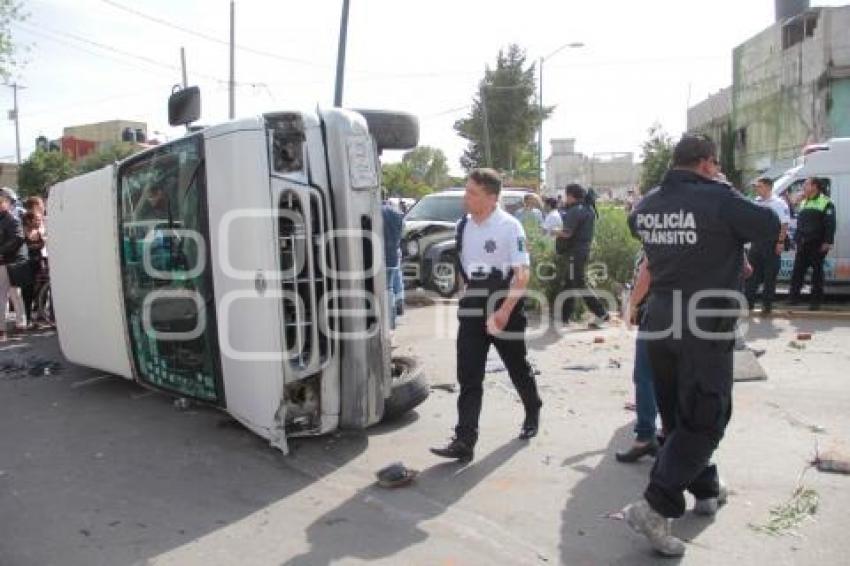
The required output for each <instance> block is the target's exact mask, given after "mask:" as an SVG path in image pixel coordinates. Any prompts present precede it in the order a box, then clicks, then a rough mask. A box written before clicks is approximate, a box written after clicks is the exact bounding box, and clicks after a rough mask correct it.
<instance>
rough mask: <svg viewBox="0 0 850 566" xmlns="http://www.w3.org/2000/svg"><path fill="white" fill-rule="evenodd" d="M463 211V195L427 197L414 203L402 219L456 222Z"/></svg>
mask: <svg viewBox="0 0 850 566" xmlns="http://www.w3.org/2000/svg"><path fill="white" fill-rule="evenodd" d="M465 211H466V209H465V208H464V206H463V195H457V196H449V195H442V196H438V195H433V196H427V197H425V198H423V199H422V200H420V201H419V202H418V203H416V204H415V205H414V207H413V208H411V209H410V212H408V213H407V216H405V217H404V219H405V220H435V221H437V222H457V221H458V220H460V217H461V216H463V214H464V212H465Z"/></svg>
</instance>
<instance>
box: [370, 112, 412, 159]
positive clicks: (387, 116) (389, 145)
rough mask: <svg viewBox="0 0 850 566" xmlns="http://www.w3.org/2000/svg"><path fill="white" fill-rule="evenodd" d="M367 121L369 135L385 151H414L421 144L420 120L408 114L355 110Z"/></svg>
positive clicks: (379, 148)
mask: <svg viewBox="0 0 850 566" xmlns="http://www.w3.org/2000/svg"><path fill="white" fill-rule="evenodd" d="M355 112H357V113H358V114H360V115H361V116H363V117H364V118H365V119H366V124H367V125H368V126H369V133H370V134H372V137H373V138H375V143H377V144H378V151H380V150H383V149H413V148H415V147H416V146H417V145H418V144H419V119H418V118H417V117H416V116H414V115H413V114H408V113H407V112H394V111H390V110H355Z"/></svg>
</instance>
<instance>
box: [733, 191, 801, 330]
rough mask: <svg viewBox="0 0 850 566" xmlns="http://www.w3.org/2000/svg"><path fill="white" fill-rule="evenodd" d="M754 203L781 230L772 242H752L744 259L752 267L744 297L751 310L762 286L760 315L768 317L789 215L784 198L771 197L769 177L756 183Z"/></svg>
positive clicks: (774, 291) (789, 220)
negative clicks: (769, 214)
mask: <svg viewBox="0 0 850 566" xmlns="http://www.w3.org/2000/svg"><path fill="white" fill-rule="evenodd" d="M755 189H756V194H758V198H757V199H756V202H757V203H758V204H760V205H762V206H764V207H767V208H769V209H771V210H772V211H773V212H774V214H776V216H777V218H779V223H780V224H781V226H782V227H781V228H780V230H779V234H777V236H776V240H775V241H769V242H765V243H763V244H761V245H756V244H755V243H754V244H753V246H752V247H751V248H750V252H749V254H748V256H747V259H748V260H749V263H750V265H751V266H752V275H750V277H749V278H747V280H746V284H745V287H744V295H745V296H746V297H747V303H749V306H750V310H752V309H753V307H754V306H755V302H756V294H757V293H758V290H759V287H760V286H762V285H763V286H764V289H763V290H762V293H761V302H762V309H761V312H762V314H763V315H768V314H770V313H771V311H772V310H773V300H774V297H775V296H776V277H777V275H778V274H779V266H780V260H781V256H782V252H783V251H784V250H785V236H786V235H787V234H788V225H789V223H790V222H791V214H790V213H789V211H788V203H786V202H785V200H784V199H782V198H780V197H777V196H774V195H773V181H772V180H771V179H770V178H768V177H761V178H759V179H757V180H756V183H755Z"/></svg>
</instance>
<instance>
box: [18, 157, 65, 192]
mask: <svg viewBox="0 0 850 566" xmlns="http://www.w3.org/2000/svg"><path fill="white" fill-rule="evenodd" d="M74 175H76V170H75V168H74V162H73V161H71V158H70V157H68V156H67V155H65V154H64V153H62V152H61V151H44V150H36V151H34V152H33V153H32V155H30V156H29V157H28V158H27V160H26V161H24V162H23V163H21V167H20V169H18V192H19V194H20V195H21V196H24V197H28V196H32V195H37V196H41V197H43V196H46V194H47V189H48V187H50V186H51V185H54V184H56V183H58V182H60V181H64V180H65V179H67V178H69V177H73V176H74Z"/></svg>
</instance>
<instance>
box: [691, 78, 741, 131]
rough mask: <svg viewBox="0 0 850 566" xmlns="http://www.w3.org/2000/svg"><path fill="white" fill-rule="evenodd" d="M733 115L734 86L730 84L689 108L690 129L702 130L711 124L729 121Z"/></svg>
mask: <svg viewBox="0 0 850 566" xmlns="http://www.w3.org/2000/svg"><path fill="white" fill-rule="evenodd" d="M731 115H732V87H731V86H729V87H726V88H724V89H721V90H720V92H717V93H715V94H712V95H711V96H709V97H708V98H706V99H705V100H703V101H702V102H699V103H697V104H695V105H694V106H691V107H690V108H688V131H689V132H702V131H704V128H705V127H707V126H709V125H711V124H714V123H717V122H726V121H728V120H729V117H730V116H731Z"/></svg>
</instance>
